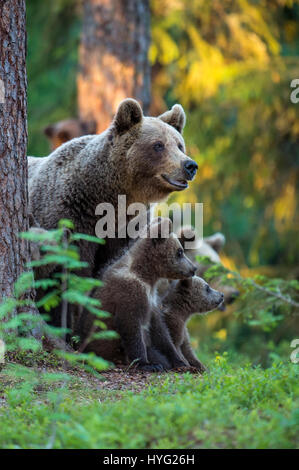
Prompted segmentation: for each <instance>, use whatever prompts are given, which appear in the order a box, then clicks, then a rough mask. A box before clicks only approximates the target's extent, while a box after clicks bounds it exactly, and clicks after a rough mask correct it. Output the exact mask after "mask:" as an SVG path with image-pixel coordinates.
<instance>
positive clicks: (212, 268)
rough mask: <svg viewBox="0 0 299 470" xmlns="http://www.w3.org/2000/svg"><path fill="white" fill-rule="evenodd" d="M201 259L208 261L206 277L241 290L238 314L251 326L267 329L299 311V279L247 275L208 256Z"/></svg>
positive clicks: (201, 260) (200, 259)
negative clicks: (215, 261)
mask: <svg viewBox="0 0 299 470" xmlns="http://www.w3.org/2000/svg"><path fill="white" fill-rule="evenodd" d="M197 260H198V262H200V263H201V264H207V265H208V268H207V270H206V271H205V274H204V275H205V278H206V279H207V280H208V281H212V280H217V283H219V289H220V290H221V285H224V284H225V285H231V286H234V287H237V288H238V289H240V290H241V296H240V297H239V298H238V304H237V309H236V314H237V315H239V316H242V317H243V318H244V319H245V320H246V321H247V322H248V323H249V325H252V326H259V327H261V328H262V329H263V330H264V331H269V329H271V328H274V327H275V326H277V324H278V323H279V322H280V321H281V320H283V319H284V318H285V317H286V316H287V315H294V314H298V310H299V302H298V300H297V299H298V298H299V282H298V281H297V280H295V279H292V280H285V279H279V278H269V277H267V276H264V275H260V274H258V275H255V276H254V277H252V278H251V277H243V276H241V274H240V273H239V272H237V271H233V270H230V269H227V268H226V267H225V266H223V265H222V264H212V265H211V260H210V259H209V258H207V257H201V256H198V257H197Z"/></svg>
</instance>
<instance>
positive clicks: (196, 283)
mask: <svg viewBox="0 0 299 470" xmlns="http://www.w3.org/2000/svg"><path fill="white" fill-rule="evenodd" d="M177 289H178V290H179V293H180V294H181V297H182V299H184V308H185V310H187V311H188V312H189V313H190V314H191V313H206V312H210V311H211V310H214V309H216V308H217V307H219V306H220V305H221V304H222V302H223V300H224V295H223V294H222V292H219V291H217V290H215V289H212V287H210V286H209V284H208V283H207V282H206V281H204V279H202V278H201V277H198V276H194V277H193V278H192V279H185V280H182V281H180V282H179V283H178V285H177Z"/></svg>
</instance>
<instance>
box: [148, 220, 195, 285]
mask: <svg viewBox="0 0 299 470" xmlns="http://www.w3.org/2000/svg"><path fill="white" fill-rule="evenodd" d="M140 246H141V250H142V252H143V253H144V255H145V256H144V257H143V259H145V258H146V261H145V262H146V263H147V265H148V268H149V271H151V272H152V273H154V275H155V277H156V278H167V279H186V278H188V277H192V276H194V274H195V271H196V266H195V265H194V264H193V263H192V262H191V261H190V260H189V258H187V256H186V255H185V253H184V249H183V247H182V245H181V243H180V241H179V239H178V237H177V236H176V235H175V234H174V233H173V232H172V222H171V220H170V219H167V218H162V217H158V218H156V219H154V220H153V221H152V222H151V224H150V226H149V229H148V231H147V237H146V238H145V239H144V240H142V241H141V242H140Z"/></svg>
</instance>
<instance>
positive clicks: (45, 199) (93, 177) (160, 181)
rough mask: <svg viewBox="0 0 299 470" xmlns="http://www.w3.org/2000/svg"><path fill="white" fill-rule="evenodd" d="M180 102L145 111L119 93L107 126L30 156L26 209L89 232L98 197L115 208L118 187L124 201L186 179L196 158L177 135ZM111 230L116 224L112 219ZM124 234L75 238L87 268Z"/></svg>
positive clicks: (146, 199)
mask: <svg viewBox="0 0 299 470" xmlns="http://www.w3.org/2000/svg"><path fill="white" fill-rule="evenodd" d="M185 119H186V118H185V113H184V110H183V108H182V107H181V106H180V105H178V104H176V105H174V106H173V107H172V109H171V110H170V111H167V112H166V113H164V114H162V115H161V116H159V117H158V118H155V117H145V116H143V113H142V109H141V107H140V105H139V104H138V103H137V101H135V100H133V99H130V98H128V99H126V100H124V101H122V102H121V103H120V105H119V108H118V110H117V112H116V115H115V117H114V120H113V122H112V123H111V126H110V127H109V128H108V129H107V130H106V131H105V132H103V133H102V134H100V135H87V136H83V137H79V138H75V139H73V140H71V141H69V142H66V143H65V144H63V145H62V146H61V147H59V148H58V149H56V150H55V151H54V152H52V153H51V154H50V155H49V156H48V157H44V158H35V157H29V158H28V161H29V210H30V212H31V213H32V215H33V218H34V219H35V221H36V222H37V223H38V224H39V225H40V227H43V228H44V229H52V228H55V227H56V226H57V222H58V221H59V220H60V219H62V218H67V219H70V220H72V221H73V222H74V225H75V229H76V231H78V232H82V233H86V234H90V235H94V234H95V226H96V223H97V219H98V217H97V216H96V215H95V209H96V207H97V205H98V204H100V203H110V204H112V205H113V206H114V208H115V216H116V221H117V215H118V213H117V202H118V195H125V196H126V205H127V206H128V205H129V204H131V203H133V202H140V203H143V204H146V205H147V204H149V203H151V202H158V201H161V200H165V199H166V198H167V197H168V195H169V194H170V193H171V192H172V191H182V190H184V189H185V188H187V187H188V180H192V179H193V178H194V176H195V173H196V170H197V164H196V163H195V162H194V161H193V160H191V159H190V158H189V157H188V156H187V155H186V154H185V143H184V139H183V137H182V135H181V133H182V130H183V128H184V125H185ZM116 230H117V224H116ZM127 243H128V238H117V236H116V238H108V239H107V240H106V244H105V245H104V246H100V247H99V246H98V245H97V244H94V243H88V242H85V241H82V242H80V255H81V259H82V260H84V261H87V262H88V263H89V269H88V270H86V271H85V275H95V274H96V273H97V272H98V270H99V268H101V267H102V266H103V265H104V264H105V263H106V262H107V261H109V259H112V258H114V257H115V256H117V255H118V253H119V252H120V250H121V249H123V247H124V246H125V245H126V244H127Z"/></svg>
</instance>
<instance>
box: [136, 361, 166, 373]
mask: <svg viewBox="0 0 299 470" xmlns="http://www.w3.org/2000/svg"><path fill="white" fill-rule="evenodd" d="M138 369H140V370H143V371H145V372H163V370H164V368H163V366H162V364H149V363H139V364H138Z"/></svg>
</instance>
